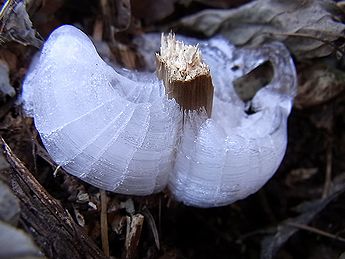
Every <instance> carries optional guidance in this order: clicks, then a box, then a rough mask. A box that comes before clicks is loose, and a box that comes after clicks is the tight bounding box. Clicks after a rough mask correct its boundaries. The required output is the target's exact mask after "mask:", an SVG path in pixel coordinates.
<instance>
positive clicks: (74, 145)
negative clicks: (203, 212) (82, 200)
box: [23, 25, 296, 207]
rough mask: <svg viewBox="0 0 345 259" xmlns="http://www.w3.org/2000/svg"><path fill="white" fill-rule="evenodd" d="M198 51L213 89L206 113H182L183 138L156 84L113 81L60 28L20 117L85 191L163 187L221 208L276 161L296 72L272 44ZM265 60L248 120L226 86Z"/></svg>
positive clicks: (148, 78) (30, 78) (261, 180)
mask: <svg viewBox="0 0 345 259" xmlns="http://www.w3.org/2000/svg"><path fill="white" fill-rule="evenodd" d="M187 41H193V40H190V39H187ZM200 49H201V52H202V54H203V57H204V59H205V61H206V63H207V64H208V65H209V67H210V70H211V74H212V78H213V83H214V87H215V93H214V102H213V110H212V112H213V113H212V116H211V118H210V119H206V118H202V115H196V114H195V113H193V112H190V113H187V114H186V116H185V124H184V126H183V128H182V129H181V118H182V115H181V112H180V111H179V107H178V105H177V104H176V103H175V101H174V100H168V99H167V98H166V96H165V93H164V87H163V85H162V83H161V82H160V81H159V80H158V79H156V77H155V75H154V74H147V73H146V74H143V73H135V72H133V73H132V72H131V73H128V72H123V73H117V72H115V71H114V69H113V68H111V67H110V66H108V65H107V64H105V62H103V61H102V59H101V58H100V57H99V56H98V54H97V52H96V50H95V48H94V46H93V45H92V43H91V41H90V40H89V39H88V37H87V36H86V35H85V34H83V33H82V32H81V31H79V30H78V29H76V28H74V27H72V26H68V25H65V26H62V27H60V28H58V29H57V30H55V31H54V32H53V33H52V34H51V36H50V37H49V39H48V41H47V42H46V43H45V45H44V48H43V50H42V53H41V56H40V58H39V60H38V61H37V62H36V64H35V65H34V67H33V68H32V69H31V70H30V73H28V75H27V77H26V79H25V81H24V85H23V99H24V100H25V106H26V109H27V110H30V111H31V112H32V114H33V117H34V120H35V125H36V128H37V130H38V131H39V133H40V136H41V138H42V141H43V143H44V145H45V147H46V149H47V150H48V152H49V154H50V155H51V156H52V158H53V159H54V161H55V162H56V163H58V164H59V165H62V167H63V168H64V169H65V170H66V171H67V172H69V173H71V174H73V175H75V176H78V177H79V178H81V179H83V180H85V181H86V182H89V183H91V184H93V185H95V186H97V187H99V188H102V189H105V190H110V191H114V192H118V193H125V194H135V195H146V194H150V193H153V192H157V191H160V190H162V189H163V188H164V187H165V186H166V185H167V184H168V186H169V189H170V191H171V192H172V194H173V195H174V196H175V197H176V199H177V200H180V201H182V202H184V203H185V204H188V205H193V206H198V207H213V206H222V205H226V204H229V203H231V202H234V201H236V200H238V199H243V198H245V197H247V196H248V195H249V194H251V193H253V192H255V191H257V190H258V189H259V188H260V187H261V186H262V185H263V184H265V183H266V181H267V180H268V179H269V178H270V177H271V176H272V175H273V174H274V172H275V171H276V170H277V168H278V166H279V164H280V162H281V160H282V158H283V156H284V153H285V149H286V143H287V134H286V131H287V126H286V124H287V117H288V116H289V113H290V110H291V106H292V101H293V97H294V95H295V92H296V74H295V68H294V65H293V63H292V60H291V58H290V55H289V53H288V51H287V50H286V49H285V47H284V46H282V45H281V44H279V43H272V44H270V45H266V46H263V47H262V48H261V49H258V50H244V49H235V48H234V47H233V46H232V45H230V44H229V43H227V42H226V41H225V40H223V39H221V38H215V39H211V40H209V41H205V42H201V43H200ZM267 60H268V61H270V62H271V63H272V65H273V67H274V76H273V79H272V81H271V82H270V83H269V85H267V86H266V87H264V88H262V89H261V90H259V91H258V92H257V93H256V95H255V96H254V98H253V99H252V100H251V106H252V108H253V110H254V111H255V113H254V114H251V115H248V114H247V113H246V112H245V108H246V105H245V103H244V102H243V101H242V100H241V99H240V98H239V97H238V96H237V94H236V93H235V91H234V89H233V85H232V81H233V80H234V79H236V78H238V77H240V76H242V75H244V74H246V73H248V72H249V71H251V70H252V69H254V68H255V67H257V66H259V65H260V64H262V63H263V62H264V61H267ZM234 66H236V69H233V70H232V69H231V68H232V67H234ZM180 132H182V134H180ZM168 182H169V183H168Z"/></svg>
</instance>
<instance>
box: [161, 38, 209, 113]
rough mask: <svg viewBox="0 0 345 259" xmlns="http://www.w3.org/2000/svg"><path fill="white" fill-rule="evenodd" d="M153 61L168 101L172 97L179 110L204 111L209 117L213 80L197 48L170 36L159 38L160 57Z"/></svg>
mask: <svg viewBox="0 0 345 259" xmlns="http://www.w3.org/2000/svg"><path fill="white" fill-rule="evenodd" d="M156 59H157V69H156V72H157V76H158V78H159V79H161V80H163V82H164V86H165V89H166V93H167V95H168V98H174V99H175V100H176V102H177V103H178V104H179V105H180V106H181V110H186V111H188V110H190V111H194V110H199V109H200V108H205V110H206V112H207V115H208V117H211V113H212V103H213V85H212V78H211V74H210V69H209V67H208V66H207V65H206V64H205V63H204V62H203V60H202V57H201V52H200V50H199V49H198V46H191V45H185V44H184V43H183V42H180V41H177V40H176V38H175V35H174V34H172V33H170V34H169V35H168V36H164V35H162V39H161V48H160V54H157V55H156Z"/></svg>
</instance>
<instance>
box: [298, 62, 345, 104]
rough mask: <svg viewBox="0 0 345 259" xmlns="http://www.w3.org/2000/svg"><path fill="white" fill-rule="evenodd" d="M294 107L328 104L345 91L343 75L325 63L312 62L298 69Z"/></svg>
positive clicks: (344, 76) (344, 75)
mask: <svg viewBox="0 0 345 259" xmlns="http://www.w3.org/2000/svg"><path fill="white" fill-rule="evenodd" d="M298 82H299V87H298V90H297V96H296V98H295V107H297V108H300V109H302V108H309V107H312V106H316V105H320V104H323V103H325V102H328V101H330V100H332V99H333V98H335V97H336V96H338V95H339V94H341V93H342V92H343V91H344V90H345V73H344V72H343V71H341V70H339V69H337V68H335V67H332V66H330V65H328V64H326V63H321V62H316V63H315V62H314V63H313V64H308V65H305V66H303V67H300V69H299V78H298Z"/></svg>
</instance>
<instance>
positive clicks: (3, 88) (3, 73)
mask: <svg viewBox="0 0 345 259" xmlns="http://www.w3.org/2000/svg"><path fill="white" fill-rule="evenodd" d="M15 94H16V92H15V90H14V88H13V87H12V86H11V84H10V78H9V69H8V66H7V64H6V63H5V62H4V61H2V60H1V59H0V100H3V99H5V97H6V96H10V97H13V96H14V95H15Z"/></svg>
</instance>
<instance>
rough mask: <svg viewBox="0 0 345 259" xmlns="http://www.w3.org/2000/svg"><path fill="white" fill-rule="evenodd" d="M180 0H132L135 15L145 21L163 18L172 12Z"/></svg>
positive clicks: (150, 21) (151, 21)
mask: <svg viewBox="0 0 345 259" xmlns="http://www.w3.org/2000/svg"><path fill="white" fill-rule="evenodd" d="M177 1H178V0H161V1H157V0H132V1H131V2H132V11H133V15H134V16H135V17H137V18H139V19H141V20H143V21H144V22H145V23H148V24H150V23H153V22H156V21H159V20H162V19H164V18H166V17H168V16H169V15H170V14H172V13H173V12H174V10H175V7H174V5H175V3H176V2H177Z"/></svg>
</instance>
